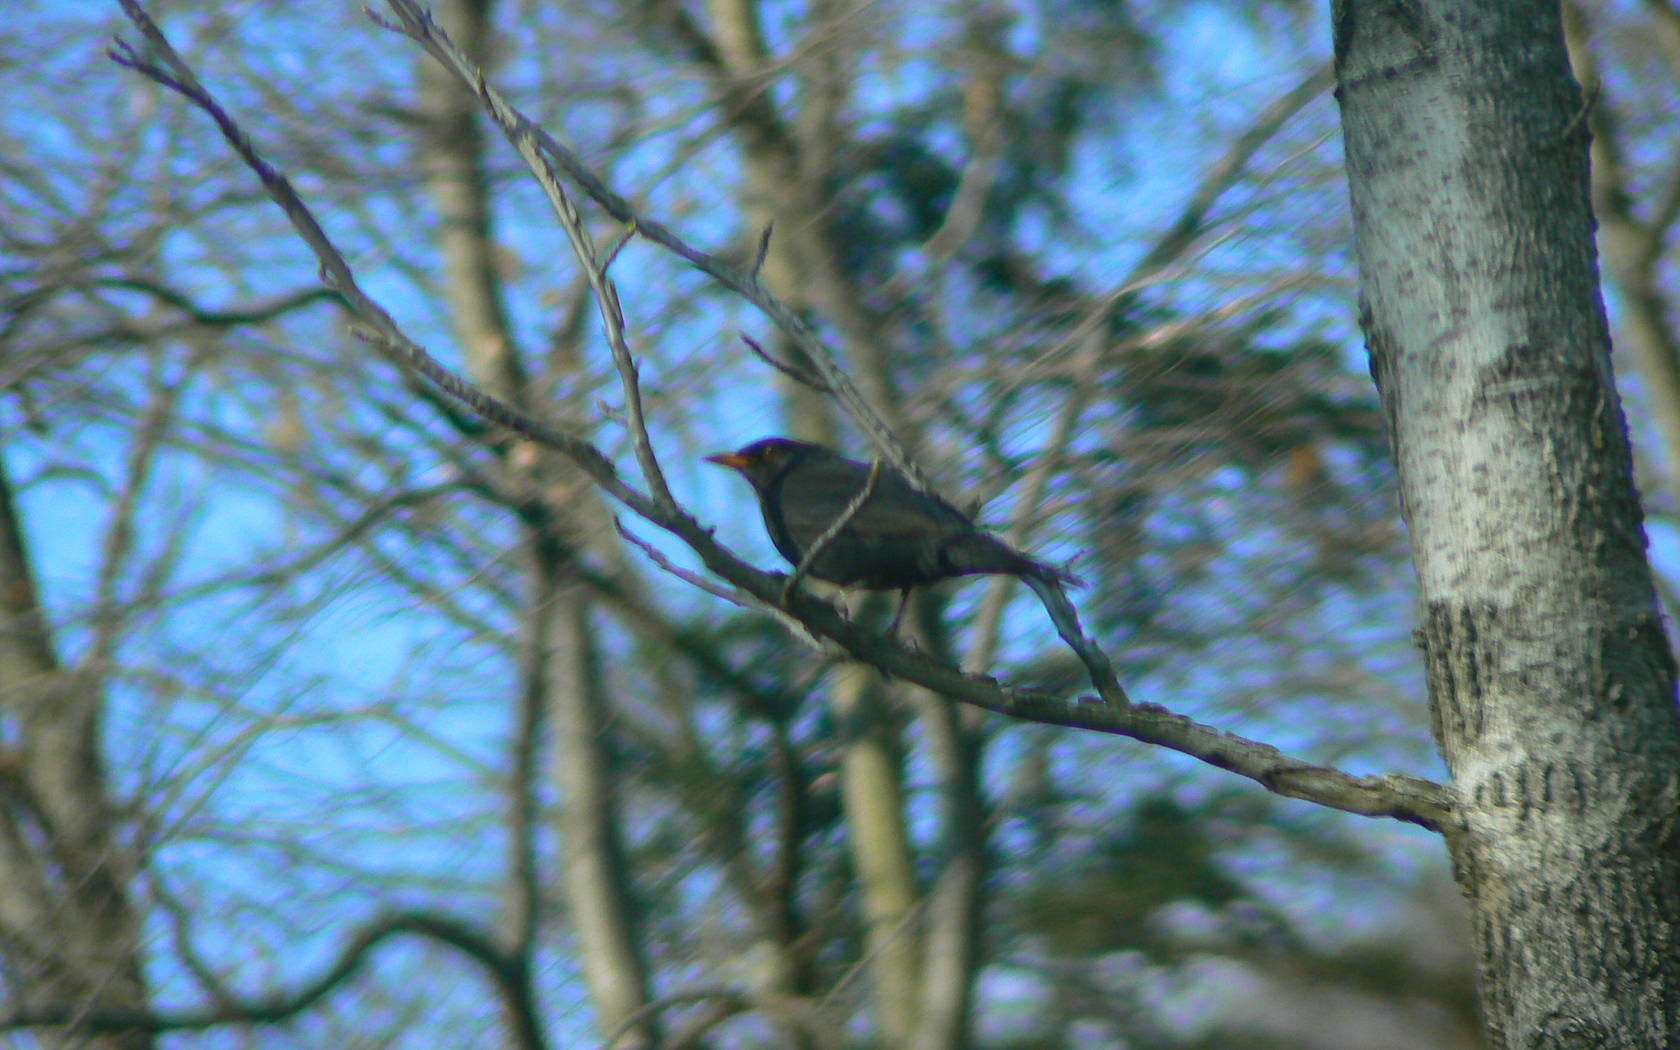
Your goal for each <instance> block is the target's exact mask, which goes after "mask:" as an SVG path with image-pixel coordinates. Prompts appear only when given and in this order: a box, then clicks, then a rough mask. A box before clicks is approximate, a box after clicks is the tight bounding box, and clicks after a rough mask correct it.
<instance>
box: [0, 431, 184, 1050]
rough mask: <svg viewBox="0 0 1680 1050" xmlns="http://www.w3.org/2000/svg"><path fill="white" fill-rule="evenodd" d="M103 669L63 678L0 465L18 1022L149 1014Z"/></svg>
mask: <svg viewBox="0 0 1680 1050" xmlns="http://www.w3.org/2000/svg"><path fill="white" fill-rule="evenodd" d="M102 671H103V668H99V667H92V668H80V669H74V668H68V667H65V666H63V665H62V664H61V663H60V661H59V657H58V654H57V652H56V651H55V647H54V643H53V639H52V637H51V635H50V634H49V633H48V628H47V619H46V616H45V614H44V612H43V610H42V609H41V606H40V602H39V599H38V597H37V592H36V588H35V574H34V570H33V567H32V565H31V563H30V558H29V551H28V547H27V545H26V544H25V542H24V536H23V523H22V521H21V520H20V518H19V516H18V512H17V506H16V503H15V501H14V500H13V497H12V490H11V486H10V484H9V482H8V480H7V478H6V475H5V469H4V465H3V464H0V945H4V947H5V961H6V976H7V978H8V982H9V983H10V984H11V985H12V986H13V988H14V989H15V991H16V997H17V1000H18V1004H19V1005H20V1006H21V1007H22V1008H23V1009H24V1010H26V1011H30V1010H40V1011H42V1012H46V1013H53V1012H57V1011H61V1010H62V1011H65V1012H67V1013H68V1014H69V1015H70V1016H71V1017H76V1016H81V1015H84V1014H96V1013H103V1012H110V1013H124V1012H135V1013H143V1012H145V1010H146V1009H147V1007H148V1005H149V1004H148V997H149V996H148V992H147V989H146V982H145V977H144V975H143V971H142V965H141V952H140V923H139V921H138V920H137V919H136V917H135V915H134V909H133V905H132V903H131V902H130V899H129V894H130V882H131V881H132V871H131V869H132V867H133V860H132V858H131V857H130V856H129V854H128V852H127V851H126V849H125V847H124V846H123V845H122V844H121V842H120V841H119V839H118V837H117V835H116V830H115V828H114V827H113V813H112V803H111V797H110V790H109V786H108V785H107V783H106V777H105V771H104V763H103V758H102V755H101V745H100V738H99V737H100V734H99V723H100V719H101V718H102V717H103V710H102V708H103V705H104V689H103V682H102V680H101V678H100V674H101V672H102ZM152 1042H153V1040H152V1037H151V1036H150V1035H149V1034H146V1033H142V1032H130V1033H125V1034H121V1035H106V1036H98V1037H92V1036H85V1035H82V1034H80V1033H77V1032H75V1031H74V1030H73V1029H72V1030H63V1029H43V1030H42V1031H41V1033H40V1045H41V1046H43V1047H48V1048H57V1047H65V1048H69V1047H78V1048H89V1050H144V1048H147V1047H150V1046H151V1045H152Z"/></svg>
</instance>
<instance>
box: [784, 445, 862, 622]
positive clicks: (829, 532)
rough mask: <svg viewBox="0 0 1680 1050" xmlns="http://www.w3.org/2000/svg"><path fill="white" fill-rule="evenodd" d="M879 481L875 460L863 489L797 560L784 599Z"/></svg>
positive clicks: (850, 520) (847, 523)
mask: <svg viewBox="0 0 1680 1050" xmlns="http://www.w3.org/2000/svg"><path fill="white" fill-rule="evenodd" d="M880 480H881V461H880V459H878V458H877V459H876V460H875V462H874V464H873V465H872V466H870V468H869V477H868V479H867V480H865V481H864V483H863V488H861V489H859V490H858V494H857V495H855V496H853V497H852V500H851V502H850V503H847V504H846V506H845V508H844V509H842V510H841V511H840V515H839V517H837V518H835V519H834V521H833V522H831V523H830V524H829V526H828V528H826V529H824V530H823V534H822V535H821V536H818V537H817V541H816V542H815V543H813V544H811V546H810V549H808V550H807V551H806V552H805V554H804V555H803V556H802V557H801V558H800V559H799V564H798V565H796V566H794V569H793V575H792V576H789V577H788V581H787V586H786V587H783V588H782V595H783V597H784V598H785V597H786V596H787V595H790V594H792V593H793V589H794V588H795V587H797V586H799V581H800V580H803V579H804V578H805V576H806V574H807V573H809V572H810V571H811V566H812V565H813V564H815V562H816V560H817V557H818V555H820V554H822V552H823V551H824V550H825V549H827V547H828V545H829V544H831V543H833V542H834V537H836V536H838V535H840V533H841V531H842V530H844V529H845V527H846V526H847V525H850V524H851V523H852V519H853V518H855V517H857V513H858V511H860V510H862V509H863V505H864V504H865V503H868V502H869V497H871V496H873V495H875V483H876V482H878V481H880Z"/></svg>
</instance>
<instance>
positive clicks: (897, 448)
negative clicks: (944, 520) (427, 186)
mask: <svg viewBox="0 0 1680 1050" xmlns="http://www.w3.org/2000/svg"><path fill="white" fill-rule="evenodd" d="M386 2H387V3H388V4H389V6H390V7H391V10H393V11H394V12H396V14H397V18H398V19H399V21H400V24H399V23H397V22H392V21H390V20H388V19H385V18H382V17H380V16H379V15H378V14H376V13H374V12H373V11H371V10H369V11H368V12H367V14H368V17H369V18H371V19H372V20H373V22H374V23H375V24H376V25H378V26H380V27H382V28H384V29H389V30H391V31H392V32H395V33H398V34H401V35H402V36H405V37H408V38H409V39H411V40H413V41H415V42H416V43H418V44H419V45H420V46H421V47H423V48H425V49H426V50H427V51H428V52H429V53H431V54H432V55H433V56H434V57H435V58H437V59H438V60H439V61H440V62H441V63H442V64H443V65H444V68H446V69H448V70H449V71H450V72H452V73H454V74H455V75H456V77H457V78H459V79H460V80H461V82H462V83H463V84H465V85H466V86H467V87H468V88H469V89H471V90H472V91H473V92H474V94H478V95H479V96H480V98H481V99H482V100H484V101H486V102H487V103H492V102H493V104H494V105H495V106H496V107H497V110H498V111H500V112H502V113H504V114H505V115H506V116H507V117H508V118H509V119H512V120H515V121H517V122H518V123H519V124H520V125H521V126H522V133H524V134H529V135H530V136H531V138H532V140H533V141H534V142H535V143H536V145H537V147H538V148H539V149H540V150H541V151H542V153H543V154H544V156H545V157H547V158H548V159H549V160H550V161H552V162H553V163H554V165H555V166H557V167H558V168H559V169H560V170H561V171H563V172H565V174H566V176H567V177H568V178H570V179H571V180H572V181H573V182H574V183H576V184H577V186H578V188H579V189H581V190H583V192H584V195H585V196H587V197H589V199H590V200H593V201H594V202H595V203H596V204H597V205H599V206H600V207H601V208H602V209H603V210H604V211H606V213H607V214H608V215H611V216H612V217H613V218H615V219H618V220H619V221H620V222H634V223H635V224H636V227H637V229H638V230H639V231H640V233H641V234H642V236H643V237H645V238H646V239H647V240H649V241H652V242H653V243H655V244H657V245H659V246H661V247H663V248H665V249H666V250H668V251H670V252H672V253H674V254H675V255H677V256H678V257H679V258H681V259H683V260H685V261H686V262H688V263H689V265H691V266H693V267H694V268H695V269H697V270H699V271H700V272H701V273H704V274H706V275H707V276H708V277H711V278H712V279H714V280H716V281H717V282H719V283H720V284H722V285H723V286H724V287H726V288H729V289H730V290H731V291H734V292H735V293H736V294H738V295H740V296H741V297H742V298H744V299H746V300H747V301H748V302H750V303H752V304H753V305H755V306H757V307H758V308H759V309H761V310H763V311H764V312H765V314H766V315H767V316H768V317H769V318H770V319H771V321H773V322H775V324H776V326H777V327H778V328H780V329H782V331H784V332H785V333H787V335H788V337H789V338H790V339H792V340H793V342H794V345H796V346H797V347H799V349H800V350H801V351H802V352H804V354H805V355H806V357H807V358H809V359H810V361H811V364H812V367H814V368H815V369H816V370H817V374H818V375H819V376H821V377H822V380H823V382H824V383H825V384H827V386H828V387H829V390H830V392H831V394H832V395H833V397H834V399H835V401H836V402H837V403H838V404H839V405H840V407H841V408H842V409H844V410H845V411H846V413H847V415H849V416H851V417H852V420H853V422H855V423H856V424H857V426H858V429H859V430H861V431H863V433H864V435H865V436H867V437H868V438H869V441H870V443H871V444H872V445H874V446H875V448H876V449H877V450H878V451H879V452H880V453H881V454H882V455H883V456H885V457H886V460H887V462H888V464H889V465H891V466H892V467H894V468H896V469H897V470H898V472H899V473H901V474H903V475H904V477H905V478H906V479H907V480H908V481H909V482H910V484H911V485H912V486H913V487H915V488H916V489H918V490H920V491H924V492H927V491H931V487H930V486H929V484H928V481H927V478H926V477H925V476H924V475H923V474H922V471H921V469H920V468H919V467H917V466H916V464H915V462H914V461H912V460H911V458H910V456H909V454H908V453H907V452H906V451H905V450H904V446H903V444H902V443H901V442H899V440H898V438H897V437H896V436H895V435H894V434H893V433H892V431H891V430H890V429H889V428H888V427H887V425H886V423H885V422H883V421H882V419H881V416H880V414H879V413H878V412H876V411H875V409H874V407H873V406H871V405H870V404H869V401H868V399H867V398H865V397H864V396H863V393H862V392H861V391H860V390H858V388H857V385H856V384H855V383H853V382H852V380H851V377H850V376H848V375H846V373H845V372H844V370H842V369H841V367H840V364H839V362H837V361H836V360H835V359H834V355H833V354H831V353H830V352H829V350H828V347H827V346H825V345H824V344H823V341H822V340H821V339H820V338H818V337H817V334H816V332H815V331H814V330H813V329H812V328H811V326H810V325H809V324H808V323H807V322H806V321H805V320H804V318H802V317H801V316H800V315H799V313H798V312H797V311H795V310H794V309H793V308H792V307H791V306H789V305H788V304H787V303H785V302H783V301H782V300H781V299H779V298H777V297H776V296H775V295H773V294H771V292H770V290H769V289H767V288H766V287H765V286H764V284H763V282H762V281H760V280H759V279H758V278H757V276H756V275H754V274H752V273H750V272H745V271H742V270H741V269H740V268H739V267H737V266H735V265H734V264H732V263H730V262H728V261H726V260H724V259H723V258H721V257H719V256H716V255H711V254H709V253H707V252H703V251H700V250H699V249H697V248H695V247H693V246H692V245H690V244H689V243H688V242H687V241H685V240H684V239H683V238H682V237H680V236H678V235H677V233H676V232H675V231H674V230H672V229H671V228H670V227H668V226H666V225H664V224H663V223H660V222H657V221H655V220H653V219H650V218H648V217H646V216H644V215H641V214H640V213H639V212H637V210H636V209H635V208H634V207H633V206H632V205H631V204H630V202H629V201H628V200H626V199H625V198H624V197H622V196H620V195H619V194H618V193H616V192H614V191H613V190H612V189H611V188H610V187H609V186H607V184H606V183H605V182H604V181H602V179H601V178H600V177H599V176H597V175H596V174H595V173H594V172H592V171H590V170H589V167H588V166H587V165H585V164H584V163H583V161H582V160H581V159H580V158H579V157H578V156H577V154H576V153H574V152H573V151H572V150H570V149H568V148H567V147H566V146H565V145H563V144H561V143H560V142H558V141H556V140H555V139H554V137H553V136H551V135H549V134H548V133H547V132H545V131H543V130H542V129H541V128H539V127H537V126H536V125H534V124H532V123H531V122H530V121H528V120H526V119H525V117H524V116H523V115H521V114H520V113H519V112H518V111H517V110H515V109H514V108H513V107H511V106H509V105H508V104H507V102H506V101H505V100H503V99H502V97H501V95H500V94H498V93H497V92H495V91H494V90H493V89H490V88H488V87H487V86H485V85H483V84H482V83H481V82H480V81H479V79H478V78H477V76H476V75H475V73H474V67H473V66H472V64H471V63H470V62H468V61H467V60H466V59H465V57H464V56H462V55H461V53H460V51H459V50H458V49H456V48H455V46H454V45H453V44H452V43H450V42H449V40H448V38H447V37H445V36H443V34H442V33H441V31H440V30H439V29H438V27H437V25H436V23H434V22H433V21H432V19H431V17H430V16H429V15H427V14H426V12H425V11H424V10H423V9H422V8H421V7H420V6H419V5H418V4H417V3H415V2H414V0H386ZM481 92H482V93H481ZM504 130H505V129H504ZM650 483H651V482H650Z"/></svg>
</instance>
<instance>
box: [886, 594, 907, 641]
mask: <svg viewBox="0 0 1680 1050" xmlns="http://www.w3.org/2000/svg"><path fill="white" fill-rule="evenodd" d="M909 606H910V588H908V587H904V588H901V589H900V590H899V592H898V611H896V612H894V613H893V618H892V623H891V624H889V625H888V626H887V637H888V638H897V637H898V625H899V623H900V622H901V621H902V620H903V619H904V610H905V609H907V608H909Z"/></svg>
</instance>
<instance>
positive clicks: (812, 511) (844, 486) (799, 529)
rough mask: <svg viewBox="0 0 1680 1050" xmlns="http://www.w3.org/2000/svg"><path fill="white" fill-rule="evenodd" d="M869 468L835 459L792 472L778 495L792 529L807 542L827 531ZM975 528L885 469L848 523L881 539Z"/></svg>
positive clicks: (849, 527)
mask: <svg viewBox="0 0 1680 1050" xmlns="http://www.w3.org/2000/svg"><path fill="white" fill-rule="evenodd" d="M869 470H870V468H869V467H868V466H867V465H865V464H862V463H854V462H852V461H850V460H835V461H832V462H826V463H822V464H812V465H810V467H809V468H808V469H805V470H797V471H794V472H793V473H792V474H790V475H789V477H788V478H787V480H786V482H785V484H784V485H783V488H782V491H781V493H780V494H779V495H780V497H781V501H782V506H781V511H782V515H783V519H784V520H785V521H786V522H787V525H788V529H789V531H791V532H792V533H793V534H794V536H795V538H796V539H798V540H800V541H802V542H803V543H809V542H810V541H812V540H814V539H815V538H816V537H818V536H820V535H822V534H823V533H824V532H825V531H827V530H828V528H829V527H830V526H831V525H832V524H833V523H834V521H835V520H836V519H838V518H839V517H840V515H842V514H844V513H845V512H846V508H847V507H848V506H850V505H851V502H852V500H853V499H854V498H856V496H857V494H858V493H859V492H861V491H862V490H863V486H864V485H865V484H867V483H868V480H869ZM971 528H973V525H972V524H971V523H970V522H969V521H968V519H966V518H964V517H963V516H962V515H961V514H960V513H958V512H957V510H956V509H955V508H954V507H952V506H950V505H949V504H947V503H945V502H944V501H943V500H940V499H938V498H937V497H934V496H930V495H927V494H925V493H922V492H918V491H916V490H915V489H914V488H912V487H911V486H910V484H909V483H908V482H906V481H905V480H904V479H903V478H901V477H899V476H898V475H897V474H896V473H893V472H889V471H886V470H883V471H882V472H881V475H880V477H878V478H877V479H876V481H875V490H874V491H873V492H872V493H871V494H870V497H869V499H868V500H867V501H866V502H865V503H864V504H863V506H861V507H859V508H858V510H857V512H856V513H855V514H854V515H853V516H852V517H851V519H850V520H849V521H848V522H847V531H849V532H850V531H853V530H856V531H857V532H859V533H865V534H867V535H868V536H869V537H870V539H871V540H878V541H880V542H892V541H893V539H894V538H901V539H906V540H909V539H916V538H926V537H933V536H945V535H949V534H951V533H953V532H960V531H966V530H968V529H971Z"/></svg>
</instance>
